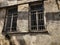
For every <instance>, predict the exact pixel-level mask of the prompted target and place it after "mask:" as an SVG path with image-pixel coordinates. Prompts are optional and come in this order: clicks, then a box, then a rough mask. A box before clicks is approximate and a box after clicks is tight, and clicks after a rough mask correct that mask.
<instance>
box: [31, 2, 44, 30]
mask: <svg viewBox="0 0 60 45" xmlns="http://www.w3.org/2000/svg"><path fill="white" fill-rule="evenodd" d="M35 4H36V5H35ZM35 4H34V5H33V3H32V4H30V14H31V16H30V18H31V19H30V20H31V25H30V28H31V29H30V30H31V31H44V30H45V25H44V4H43V2H40V3H35Z"/></svg>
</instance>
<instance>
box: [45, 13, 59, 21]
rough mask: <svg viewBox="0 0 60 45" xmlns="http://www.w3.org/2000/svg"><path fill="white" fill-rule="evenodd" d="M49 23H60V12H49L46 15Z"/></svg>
mask: <svg viewBox="0 0 60 45" xmlns="http://www.w3.org/2000/svg"><path fill="white" fill-rule="evenodd" d="M46 20H47V21H50V20H51V21H60V12H51V13H50V12H47V13H46Z"/></svg>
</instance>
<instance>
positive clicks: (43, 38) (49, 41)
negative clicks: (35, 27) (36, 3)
mask: <svg viewBox="0 0 60 45" xmlns="http://www.w3.org/2000/svg"><path fill="white" fill-rule="evenodd" d="M2 11H3V9H2ZM4 12H5V11H4ZM28 12H29V5H28V4H24V5H19V6H18V19H17V31H18V32H19V31H20V32H21V33H23V32H28V31H29V29H28V28H29V27H28V24H29V21H28V19H29V18H28V16H29V13H28ZM5 13H6V12H5ZM44 13H45V14H44V16H45V19H46V20H45V23H46V26H47V28H46V30H47V31H48V34H46V33H34V34H33V33H32V34H30V33H28V34H25V33H23V34H14V35H13V34H12V36H11V40H12V42H15V44H17V45H60V39H59V38H60V12H59V9H58V7H57V4H56V2H55V0H53V1H52V0H46V1H44ZM1 14H2V12H1ZM1 16H2V15H1ZM1 22H4V21H3V20H2V19H1ZM1 24H2V25H0V27H1V30H2V27H3V24H4V23H1Z"/></svg>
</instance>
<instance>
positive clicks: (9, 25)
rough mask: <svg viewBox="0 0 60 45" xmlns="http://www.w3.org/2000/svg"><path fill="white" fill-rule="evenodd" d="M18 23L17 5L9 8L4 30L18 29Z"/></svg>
mask: <svg viewBox="0 0 60 45" xmlns="http://www.w3.org/2000/svg"><path fill="white" fill-rule="evenodd" d="M16 25H17V7H11V8H7V15H6V17H5V25H4V31H6V32H12V31H16Z"/></svg>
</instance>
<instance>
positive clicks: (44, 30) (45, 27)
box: [29, 2, 46, 32]
mask: <svg viewBox="0 0 60 45" xmlns="http://www.w3.org/2000/svg"><path fill="white" fill-rule="evenodd" d="M37 3H38V2H37ZM37 3H36V4H33V3H30V4H31V5H30V4H29V9H30V10H29V30H30V32H46V26H45V19H44V27H45V29H44V30H38V19H37V30H31V13H30V12H31V8H30V6H33V5H38V4H41V3H38V4H37ZM43 10H44V9H43ZM37 13H38V12H36V18H38V16H37ZM43 16H44V12H43ZM43 18H44V17H43Z"/></svg>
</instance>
